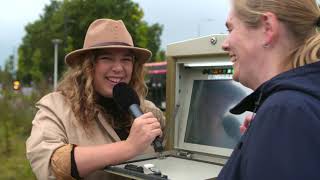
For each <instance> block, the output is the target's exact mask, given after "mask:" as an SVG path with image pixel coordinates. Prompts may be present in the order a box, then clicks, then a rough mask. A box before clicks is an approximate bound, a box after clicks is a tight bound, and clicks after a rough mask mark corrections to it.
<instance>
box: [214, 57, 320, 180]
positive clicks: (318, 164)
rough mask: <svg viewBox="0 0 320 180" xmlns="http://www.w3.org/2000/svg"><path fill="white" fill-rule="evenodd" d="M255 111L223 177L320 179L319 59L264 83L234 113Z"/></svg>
mask: <svg viewBox="0 0 320 180" xmlns="http://www.w3.org/2000/svg"><path fill="white" fill-rule="evenodd" d="M244 111H253V112H256V115H255V117H254V119H253V120H252V122H251V124H250V126H249V128H248V129H247V131H246V133H245V134H244V135H243V136H242V137H241V140H240V142H239V144H238V145H237V146H236V147H235V149H234V151H233V153H232V155H231V157H230V159H229V160H228V162H227V164H226V165H225V166H224V167H223V169H222V171H221V172H220V174H219V177H218V180H320V62H316V63H312V64H309V65H305V66H303V67H299V68H295V69H293V70H290V71H287V72H285V73H282V74H280V75H278V76H276V77H274V78H272V79H271V80H269V81H267V82H265V83H263V84H262V85H261V86H260V87H259V88H258V89H257V90H256V91H254V92H253V93H252V94H250V95H249V96H247V97H246V98H245V99H243V100H242V101H241V102H240V103H239V104H238V105H237V106H236V107H234V108H233V109H231V110H230V112H231V113H234V114H241V113H243V112H244Z"/></svg>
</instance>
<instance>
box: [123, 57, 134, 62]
mask: <svg viewBox="0 0 320 180" xmlns="http://www.w3.org/2000/svg"><path fill="white" fill-rule="evenodd" d="M122 61H125V62H133V57H131V56H126V57H123V58H122Z"/></svg>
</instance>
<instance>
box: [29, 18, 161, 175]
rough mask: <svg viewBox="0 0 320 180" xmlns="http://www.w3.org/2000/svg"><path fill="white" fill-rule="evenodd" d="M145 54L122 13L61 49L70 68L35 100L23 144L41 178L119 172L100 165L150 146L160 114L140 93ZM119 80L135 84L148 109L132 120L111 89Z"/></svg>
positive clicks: (147, 53)
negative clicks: (77, 46)
mask: <svg viewBox="0 0 320 180" xmlns="http://www.w3.org/2000/svg"><path fill="white" fill-rule="evenodd" d="M150 57H151V52H150V51H149V50H147V49H143V48H138V47H134V45H133V42H132V38H131V35H130V34H129V32H128V31H127V29H126V27H125V25H124V24H123V22H122V21H121V20H119V21H116V20H111V19H98V20H96V21H94V22H93V23H91V25H90V26H89V28H88V30H87V34H86V37H85V41H84V45H83V48H82V49H78V50H75V51H73V52H71V53H69V54H68V55H66V57H65V61H66V63H67V65H69V67H70V68H69V70H68V71H67V72H66V74H65V76H64V77H63V79H62V81H61V82H60V84H59V85H58V88H57V90H56V91H55V92H53V93H50V94H48V95H46V96H44V97H43V98H42V99H41V100H40V101H39V102H38V103H37V104H36V106H37V108H38V109H39V110H38V112H37V114H36V115H35V117H34V120H33V122H32V124H33V126H32V131H31V135H30V137H29V138H28V140H27V143H26V145H27V158H28V160H29V161H30V164H31V167H32V169H33V172H34V173H35V175H36V176H37V178H38V179H80V178H84V179H121V177H115V176H112V175H111V174H107V173H105V172H103V171H101V169H103V168H104V167H105V166H107V165H112V164H117V163H120V162H124V161H126V160H129V159H131V158H133V157H135V156H136V155H139V154H142V153H144V152H152V151H153V148H152V147H151V146H150V144H151V143H152V141H153V140H154V139H155V137H157V136H161V135H162V129H161V128H163V124H164V117H163V114H162V112H161V111H160V110H159V109H158V108H156V107H155V105H154V104H153V103H151V102H150V101H147V100H145V99H144V98H145V95H146V86H145V83H144V73H143V64H144V63H145V62H146V61H147V60H148V59H149V58H150ZM119 82H125V83H128V84H129V85H130V86H131V87H132V88H133V89H135V90H136V92H137V94H138V96H139V98H140V101H141V109H142V110H143V111H144V112H145V114H143V115H142V116H140V117H138V118H136V119H135V120H133V119H132V118H131V116H130V115H129V114H128V113H126V112H123V111H121V110H120V109H119V108H118V106H117V105H116V104H115V102H114V101H113V99H112V89H113V86H114V85H116V84H117V83H119ZM161 125H162V126H161Z"/></svg>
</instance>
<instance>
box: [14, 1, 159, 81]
mask: <svg viewBox="0 0 320 180" xmlns="http://www.w3.org/2000/svg"><path fill="white" fill-rule="evenodd" d="M143 15H144V14H143V10H142V9H141V8H140V7H139V5H138V4H137V3H135V2H133V1H132V0H121V1H119V0H63V1H58V0H51V2H50V4H49V5H47V6H46V7H45V8H44V14H43V15H41V16H40V18H39V19H38V20H37V21H35V22H33V23H30V24H28V25H27V26H26V27H25V30H26V35H25V36H24V38H23V40H22V44H21V46H20V47H19V49H18V56H19V59H18V69H19V70H18V74H17V75H18V77H19V79H21V80H22V81H23V82H24V83H30V82H35V83H39V82H40V81H41V78H44V80H45V81H46V82H47V81H48V80H52V74H53V54H54V50H53V44H52V43H51V40H52V39H55V38H59V39H62V40H63V43H62V44H61V45H60V46H59V62H58V69H59V74H60V75H61V73H62V71H63V70H64V69H65V68H66V66H65V65H64V56H65V55H66V54H67V53H69V52H70V51H72V50H74V49H79V48H82V45H83V41H84V36H85V33H86V30H87V28H88V26H89V24H90V23H91V22H92V21H93V20H95V19H98V18H111V19H122V20H123V21H124V23H125V24H126V26H127V28H128V31H129V32H130V33H131V35H132V37H133V40H134V43H135V45H137V46H141V47H146V48H148V49H150V50H151V51H152V52H153V54H154V55H156V54H157V53H158V51H159V47H160V43H161V42H160V36H161V33H162V29H163V27H162V26H161V25H159V24H157V23H156V24H153V25H148V24H147V23H146V22H145V21H143V20H142V18H143Z"/></svg>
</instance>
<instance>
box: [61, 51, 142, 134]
mask: <svg viewBox="0 0 320 180" xmlns="http://www.w3.org/2000/svg"><path fill="white" fill-rule="evenodd" d="M96 56H97V51H90V52H88V53H87V54H85V55H83V56H82V57H81V58H80V59H78V61H79V62H78V63H77V64H76V65H74V66H72V68H69V69H68V70H67V72H66V73H65V74H64V76H63V79H62V80H61V81H60V83H59V84H58V87H57V91H59V92H61V93H62V94H63V95H64V96H65V97H66V98H67V99H68V101H69V102H70V105H71V108H72V110H73V112H74V114H75V117H76V119H77V120H78V121H80V122H81V124H82V125H83V127H84V128H85V129H86V130H88V129H89V126H90V124H91V122H92V121H94V120H96V118H97V114H98V112H99V108H100V106H99V105H98V104H97V97H98V96H97V93H96V91H95V89H94V86H93V75H94V69H95V64H96ZM144 75H145V69H144V66H143V63H142V62H141V61H138V60H137V61H136V60H134V65H133V72H132V77H131V81H130V83H129V85H130V86H131V87H132V88H133V89H134V90H135V91H136V92H137V94H138V96H139V98H140V100H142V99H144V98H145V96H146V94H147V86H146V84H145V82H144Z"/></svg>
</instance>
